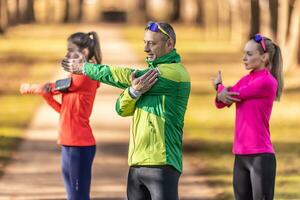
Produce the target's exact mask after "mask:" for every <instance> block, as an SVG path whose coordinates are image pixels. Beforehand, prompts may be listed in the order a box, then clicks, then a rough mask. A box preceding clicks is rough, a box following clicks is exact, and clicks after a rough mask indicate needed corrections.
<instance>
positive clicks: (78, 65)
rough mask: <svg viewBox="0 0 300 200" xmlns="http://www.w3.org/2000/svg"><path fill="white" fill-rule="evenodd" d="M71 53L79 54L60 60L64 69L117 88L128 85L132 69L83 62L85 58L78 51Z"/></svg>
mask: <svg viewBox="0 0 300 200" xmlns="http://www.w3.org/2000/svg"><path fill="white" fill-rule="evenodd" d="M72 53H73V54H79V56H77V57H78V58H76V59H73V58H71V57H73V56H69V57H65V58H64V59H63V60H62V67H63V69H64V70H65V71H67V72H71V73H73V74H84V75H86V76H88V77H89V78H91V79H93V80H96V81H99V82H102V83H105V84H108V85H111V86H114V87H118V88H123V89H125V88H127V87H129V86H130V75H131V73H132V72H133V71H134V69H131V68H122V67H111V66H108V65H101V64H93V63H85V59H84V58H83V57H82V55H81V54H80V53H79V52H72Z"/></svg>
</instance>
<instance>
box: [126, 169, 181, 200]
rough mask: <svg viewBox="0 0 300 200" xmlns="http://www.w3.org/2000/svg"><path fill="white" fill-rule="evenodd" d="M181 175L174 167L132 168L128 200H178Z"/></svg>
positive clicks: (128, 183)
mask: <svg viewBox="0 0 300 200" xmlns="http://www.w3.org/2000/svg"><path fill="white" fill-rule="evenodd" d="M179 177H180V173H179V172H178V171H177V170H175V169H174V168H173V167H171V166H168V165H164V166H147V167H146V166H131V167H130V168H129V173H128V181H127V197H128V200H178V199H179V198H178V181H179Z"/></svg>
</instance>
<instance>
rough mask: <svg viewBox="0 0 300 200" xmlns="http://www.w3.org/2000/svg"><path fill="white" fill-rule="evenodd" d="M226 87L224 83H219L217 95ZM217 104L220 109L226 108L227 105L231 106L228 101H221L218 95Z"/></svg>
mask: <svg viewBox="0 0 300 200" xmlns="http://www.w3.org/2000/svg"><path fill="white" fill-rule="evenodd" d="M224 89H225V87H224V85H222V84H220V85H218V90H217V95H218V93H220V92H222V91H223V90H224ZM215 105H216V107H217V108H219V109H220V108H224V107H226V106H229V105H227V104H226V103H223V102H222V101H219V100H218V97H217V96H216V98H215Z"/></svg>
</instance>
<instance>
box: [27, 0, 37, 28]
mask: <svg viewBox="0 0 300 200" xmlns="http://www.w3.org/2000/svg"><path fill="white" fill-rule="evenodd" d="M26 22H27V23H30V22H35V16H34V0H27V7H26Z"/></svg>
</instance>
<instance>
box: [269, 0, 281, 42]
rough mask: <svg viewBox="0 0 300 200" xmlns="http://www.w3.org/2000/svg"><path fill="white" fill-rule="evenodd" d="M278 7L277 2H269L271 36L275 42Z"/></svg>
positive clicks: (274, 0)
mask: <svg viewBox="0 0 300 200" xmlns="http://www.w3.org/2000/svg"><path fill="white" fill-rule="evenodd" d="M278 7H279V2H278V0H269V9H270V18H271V21H270V23H271V24H270V26H271V34H272V35H273V38H274V39H275V40H276V39H277V27H278V26H277V22H278Z"/></svg>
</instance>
